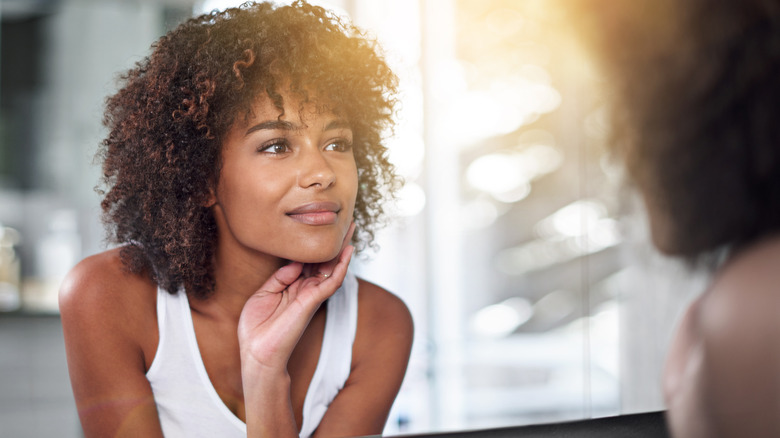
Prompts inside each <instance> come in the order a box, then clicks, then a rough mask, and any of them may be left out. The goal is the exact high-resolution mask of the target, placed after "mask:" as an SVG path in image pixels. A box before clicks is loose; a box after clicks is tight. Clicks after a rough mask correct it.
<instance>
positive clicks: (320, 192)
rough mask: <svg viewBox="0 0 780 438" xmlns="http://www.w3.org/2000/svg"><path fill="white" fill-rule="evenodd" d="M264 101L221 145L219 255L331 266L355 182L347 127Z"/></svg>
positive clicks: (290, 103) (306, 109)
mask: <svg viewBox="0 0 780 438" xmlns="http://www.w3.org/2000/svg"><path fill="white" fill-rule="evenodd" d="M282 96H283V98H284V109H285V111H284V115H283V116H281V117H280V115H281V111H279V110H278V109H277V108H276V107H274V105H273V104H272V103H271V101H270V100H269V99H268V97H267V96H263V97H262V98H260V99H258V101H257V102H256V103H255V105H254V106H253V107H252V113H251V114H250V115H249V117H247V118H243V117H238V118H237V121H236V122H235V123H234V125H233V126H232V128H231V129H230V131H228V133H227V135H226V137H225V140H224V142H223V144H222V168H221V171H220V177H219V181H218V183H217V187H216V191H215V193H213V195H212V199H211V202H212V203H213V207H212V208H213V211H214V215H215V218H216V222H217V227H218V232H219V246H220V252H224V250H228V251H238V252H241V253H244V254H247V253H248V254H257V255H263V256H272V257H277V258H282V259H286V260H294V261H300V262H304V263H319V262H324V261H327V260H331V259H332V258H334V257H335V256H336V255H337V254H338V252H339V250H340V248H341V243H342V240H343V239H344V236H345V234H346V232H347V229H348V228H349V226H350V223H351V222H352V217H353V210H354V208H355V199H356V196H357V186H358V182H357V181H358V174H357V167H356V165H355V158H354V155H353V154H352V146H351V145H352V131H351V129H350V127H349V126H348V125H347V123H346V121H344V120H343V119H340V118H338V117H336V116H334V115H333V114H330V113H317V112H316V110H315V108H314V105H311V104H306V105H304V106H303V107H302V109H301V106H300V104H299V101H297V100H295V99H292V100H291V99H290V97H289V95H287V94H284V93H283V94H282Z"/></svg>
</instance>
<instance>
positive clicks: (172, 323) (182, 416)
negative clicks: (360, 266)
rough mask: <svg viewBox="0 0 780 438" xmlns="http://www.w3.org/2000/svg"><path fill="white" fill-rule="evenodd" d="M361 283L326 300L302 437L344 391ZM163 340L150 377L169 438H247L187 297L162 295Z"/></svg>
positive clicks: (351, 279)
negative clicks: (208, 359) (204, 349)
mask: <svg viewBox="0 0 780 438" xmlns="http://www.w3.org/2000/svg"><path fill="white" fill-rule="evenodd" d="M357 290H358V283H357V278H355V276H354V275H352V273H349V274H347V278H345V279H344V283H343V284H342V286H341V287H340V288H339V289H338V290H337V291H336V293H335V294H333V296H332V297H330V298H329V299H328V300H327V304H326V305H327V313H326V319H325V332H324V334H323V338H322V350H321V351H320V357H319V360H318V362H317V368H316V370H315V371H314V376H313V377H312V380H311V384H310V385H309V389H308V391H307V392H306V398H305V399H304V402H303V424H302V425H301V433H300V436H301V437H309V436H310V435H311V434H313V433H314V431H315V429H317V426H318V425H319V424H320V421H321V420H322V416H323V415H324V414H325V411H326V410H327V409H328V406H329V405H330V403H331V402H332V401H333V399H334V398H335V397H336V394H338V392H339V391H340V390H341V388H343V387H344V383H345V382H346V381H347V377H349V372H350V368H351V363H352V344H353V342H354V340H355V332H356V330H357V310H358V309H357V307H358V306H357ZM157 324H158V326H159V330H160V341H159V344H158V346H157V353H156V354H155V357H154V361H152V365H151V366H150V367H149V371H148V372H147V373H146V378H147V379H148V380H149V383H150V384H151V386H152V392H153V393H154V400H155V403H156V404H157V412H158V414H159V416H160V424H161V425H162V430H163V434H164V435H165V437H166V438H177V437H182V438H192V437H209V438H210V437H221V438H229V437H236V438H238V437H241V438H244V437H246V423H244V422H243V421H241V420H240V419H239V418H238V417H236V416H235V415H234V414H233V413H232V412H231V411H230V410H229V409H228V407H227V406H225V404H224V403H223V402H222V399H220V398H219V395H218V394H217V391H216V390H215V389H214V386H213V385H212V384H211V380H209V376H208V374H207V373H206V367H205V366H204V365H203V359H202V358H201V356H200V350H199V349H198V343H197V341H196V339H195V329H194V328H193V325H192V313H190V306H189V302H188V300H187V294H186V293H183V292H179V293H177V294H170V293H168V292H165V291H164V290H162V289H158V291H157Z"/></svg>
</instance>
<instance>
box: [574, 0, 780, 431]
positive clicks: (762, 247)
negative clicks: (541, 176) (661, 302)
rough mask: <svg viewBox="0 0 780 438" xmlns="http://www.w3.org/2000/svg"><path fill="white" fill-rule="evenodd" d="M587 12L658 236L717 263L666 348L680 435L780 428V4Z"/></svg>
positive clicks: (599, 7)
mask: <svg viewBox="0 0 780 438" xmlns="http://www.w3.org/2000/svg"><path fill="white" fill-rule="evenodd" d="M585 6H586V8H584V10H583V11H580V12H583V15H581V16H583V17H588V18H590V19H591V20H590V21H589V23H588V28H589V35H590V36H591V37H592V39H591V41H593V42H595V43H596V47H597V48H598V53H599V55H600V57H601V58H602V59H601V61H603V65H604V66H606V71H607V72H608V74H609V79H610V80H611V81H612V83H613V85H614V89H615V91H616V93H615V96H616V102H615V108H614V115H615V122H616V123H615V126H616V127H617V131H616V134H617V135H616V139H617V140H618V143H619V144H620V145H621V148H620V152H621V153H622V154H623V155H624V157H625V159H626V162H627V164H628V169H629V173H630V176H631V178H632V180H633V181H634V183H635V184H636V186H637V187H638V188H639V191H640V192H641V194H642V196H643V198H644V200H645V203H646V205H647V210H648V213H649V218H650V226H651V233H652V239H653V242H654V243H655V246H656V247H658V248H659V249H660V250H661V251H663V252H665V253H667V254H670V255H675V256H680V257H684V258H687V259H688V260H689V261H691V262H695V263H700V262H706V263H707V264H709V265H711V266H714V272H713V279H712V282H711V284H710V286H709V287H708V289H707V290H706V291H705V292H704V293H703V294H702V295H701V296H700V297H699V298H698V299H697V300H696V301H695V302H694V303H693V304H692V305H691V307H690V308H689V309H688V310H687V313H686V314H685V316H684V318H683V320H682V322H681V324H680V327H679V329H678V331H677V334H676V337H675V339H674V341H673V344H672V348H671V350H670V353H669V356H668V360H667V367H666V370H665V373H664V393H665V396H666V402H667V407H668V421H669V426H670V429H671V432H672V434H673V435H674V436H676V437H776V436H780V415H778V412H780V342H778V339H780V269H778V260H780V237H779V236H780V124H778V122H777V119H778V117H780V81H778V79H777V78H778V73H780V3H778V2H777V1H774V0H744V1H739V2H736V1H727V0H686V1H677V0H653V1H631V2H621V1H604V0H593V1H591V0H586V1H585ZM724 256H725V257H724ZM718 262H719V263H718Z"/></svg>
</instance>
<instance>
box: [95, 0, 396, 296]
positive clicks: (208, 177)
mask: <svg viewBox="0 0 780 438" xmlns="http://www.w3.org/2000/svg"><path fill="white" fill-rule="evenodd" d="M152 49H153V50H152V53H151V54H150V55H149V56H148V57H146V58H145V59H143V60H142V61H140V62H139V63H137V64H136V66H135V67H134V68H133V69H131V70H129V71H128V72H127V73H125V74H124V75H123V76H122V77H121V84H120V90H119V91H118V92H117V93H116V94H115V95H113V96H111V97H109V98H108V99H107V104H106V111H105V116H104V121H103V123H104V124H105V125H106V127H107V128H108V129H109V134H108V136H107V137H106V138H105V139H104V140H103V142H102V143H101V147H100V150H99V152H98V158H99V159H101V160H102V162H103V179H102V183H103V185H104V186H105V187H104V188H103V189H101V190H99V191H100V193H101V194H103V195H104V198H103V200H102V203H101V206H102V209H103V222H104V223H105V224H106V226H107V229H108V240H109V242H111V243H116V244H121V245H124V246H123V247H122V249H121V257H122V261H123V263H124V264H125V266H126V268H127V269H129V270H130V271H132V272H137V273H147V274H148V275H150V276H151V278H153V280H154V281H155V282H157V284H158V285H160V286H161V287H162V288H163V289H165V290H167V291H169V292H175V291H176V290H178V289H179V288H181V287H183V288H184V289H185V290H186V291H187V292H188V293H190V294H193V295H194V296H199V297H206V296H208V295H209V294H210V293H211V291H212V290H213V288H214V279H213V275H212V263H213V261H212V257H213V254H214V251H215V246H216V242H217V233H216V223H215V220H214V217H213V215H212V212H211V209H210V208H207V207H204V205H206V201H207V197H208V195H209V192H210V189H211V188H213V185H214V184H216V181H218V179H219V172H220V157H221V144H222V139H223V138H224V136H225V135H226V133H227V131H228V130H229V128H230V127H231V125H232V124H233V122H234V121H235V120H236V118H237V117H245V116H246V115H247V114H249V111H250V108H251V105H252V103H253V102H254V101H255V99H256V98H257V97H258V96H261V95H267V96H269V97H270V98H271V100H272V101H273V102H274V105H275V106H276V107H277V108H279V109H280V110H283V100H282V96H281V94H280V91H279V90H280V88H281V87H284V90H285V91H286V92H287V91H288V90H289V93H290V95H292V96H295V97H296V98H297V99H301V101H302V102H308V101H310V99H312V100H316V102H315V103H316V104H317V105H318V107H320V108H324V109H327V110H330V111H333V112H334V113H336V114H337V115H339V116H340V117H343V118H344V119H345V120H347V121H348V122H349V124H350V126H351V128H352V131H353V150H354V155H355V161H356V163H357V167H358V184H359V186H358V187H359V189H358V195H357V200H356V205H355V218H354V219H355V223H356V225H357V231H356V237H355V238H354V240H355V243H356V244H357V246H358V248H363V247H365V244H366V243H367V242H370V241H371V240H372V239H373V236H374V231H375V229H376V227H377V226H378V225H380V224H381V223H382V222H383V221H382V218H383V217H384V211H383V207H382V202H381V201H382V200H383V199H385V198H386V197H388V196H392V195H393V193H394V192H395V190H396V188H397V187H398V183H399V178H398V177H397V176H396V174H395V172H394V168H393V166H392V165H391V164H390V162H389V161H388V159H387V149H386V147H385V146H384V145H383V144H382V141H383V137H382V136H383V134H384V133H387V132H389V130H390V129H391V128H392V126H393V116H394V107H395V103H396V100H395V95H396V93H397V84H398V79H397V77H396V76H395V75H394V74H393V72H392V71H391V70H390V68H389V67H388V65H387V64H386V62H385V61H384V59H383V57H382V54H381V53H380V50H379V48H378V46H377V44H376V43H375V41H374V40H372V39H370V38H368V37H366V35H365V34H364V33H363V32H361V31H360V30H359V29H357V28H356V27H354V26H352V25H351V24H349V23H346V22H345V21H343V20H341V19H340V18H339V17H337V16H335V15H333V14H332V13H330V12H328V11H326V10H325V9H322V8H320V7H316V6H312V5H309V4H307V3H305V2H303V1H297V2H295V3H294V4H292V5H290V6H277V5H274V4H272V3H245V4H244V5H242V6H240V7H238V8H231V9H227V10H225V11H223V12H216V11H215V12H212V13H211V14H206V15H202V16H199V17H195V18H192V19H190V20H188V21H186V22H185V23H183V24H182V25H180V26H179V27H178V28H176V29H174V30H173V31H171V32H169V33H168V34H166V35H165V36H163V37H162V38H160V39H159V40H158V41H157V42H156V43H155V44H154V45H153V46H152ZM311 96H314V97H311Z"/></svg>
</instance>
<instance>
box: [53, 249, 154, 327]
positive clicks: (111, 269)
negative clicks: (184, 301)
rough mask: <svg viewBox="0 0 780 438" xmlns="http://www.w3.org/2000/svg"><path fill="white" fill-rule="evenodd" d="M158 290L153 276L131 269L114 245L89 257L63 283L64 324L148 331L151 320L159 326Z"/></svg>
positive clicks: (61, 293) (62, 313)
mask: <svg viewBox="0 0 780 438" xmlns="http://www.w3.org/2000/svg"><path fill="white" fill-rule="evenodd" d="M155 294H156V286H155V285H154V283H153V282H152V281H151V279H150V278H148V277H147V276H144V275H141V274H135V273H131V272H129V271H127V270H126V269H125V268H124V265H123V264H122V261H121V259H120V256H119V249H112V250H108V251H105V252H102V253H99V254H96V255H92V256H90V257H87V258H86V259H84V260H82V261H81V262H80V263H78V264H77V265H76V266H75V267H74V268H73V269H72V270H71V271H70V272H69V273H68V275H67V276H66V278H65V280H64V281H63V283H62V285H61V286H60V292H59V306H60V313H61V315H62V319H63V324H64V325H70V326H81V327H84V328H87V327H89V328H90V329H98V328H109V327H110V328H112V329H118V330H122V331H125V332H126V333H128V334H132V333H139V332H138V331H137V330H138V329H141V328H143V329H144V332H147V333H148V328H149V323H153V324H154V326H155V327H156V307H155V306H156V295H155Z"/></svg>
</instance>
